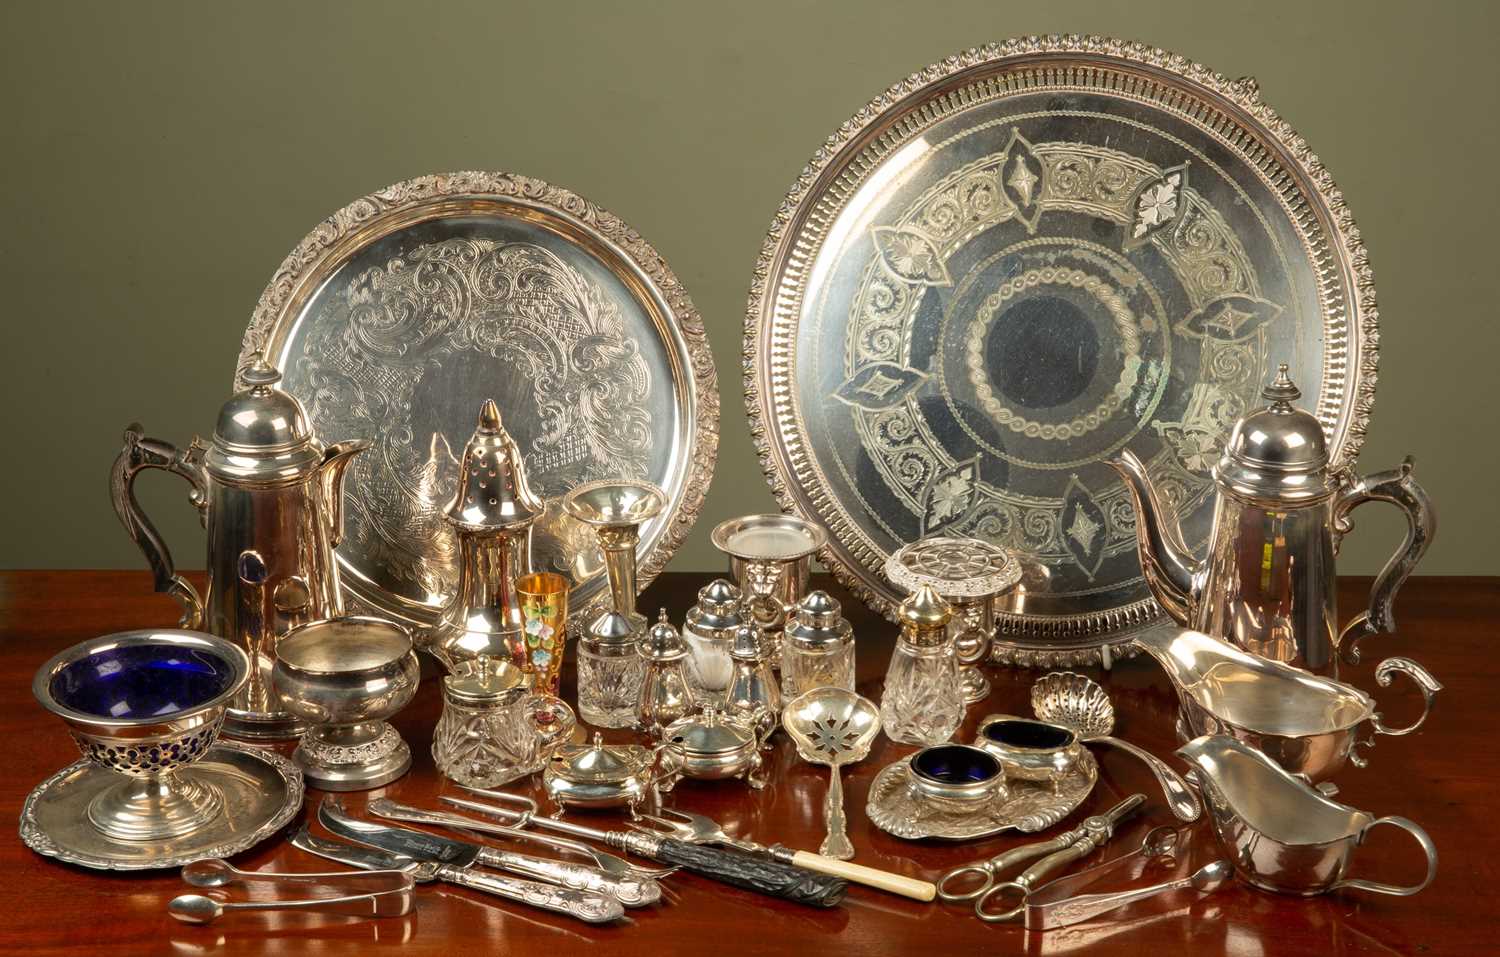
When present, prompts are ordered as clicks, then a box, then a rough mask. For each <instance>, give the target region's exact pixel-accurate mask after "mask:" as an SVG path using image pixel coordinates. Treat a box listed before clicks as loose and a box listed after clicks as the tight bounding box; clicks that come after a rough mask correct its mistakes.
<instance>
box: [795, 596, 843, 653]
mask: <svg viewBox="0 0 1500 957" xmlns="http://www.w3.org/2000/svg"><path fill="white" fill-rule="evenodd" d="M841 610H842V609H841V607H840V605H839V602H838V599H836V598H834V597H833V596H832V595H830V594H828V593H827V592H826V591H821V590H820V591H814V592H811V593H810V594H808V596H807V597H806V598H804V599H802V601H800V602H798V603H797V611H796V614H795V615H794V616H793V617H792V620H791V621H790V622H788V623H787V626H786V630H785V631H784V632H783V633H782V636H783V638H784V639H785V640H787V641H790V642H791V643H792V644H793V645H795V646H797V647H799V648H805V649H808V650H816V649H819V648H826V647H828V646H829V645H836V644H842V643H843V642H844V641H845V640H847V639H848V638H849V637H851V636H852V635H853V633H854V628H853V626H851V625H850V624H849V622H848V621H846V620H845V619H844V617H843V616H842V615H841V614H840V613H839V612H840V611H841Z"/></svg>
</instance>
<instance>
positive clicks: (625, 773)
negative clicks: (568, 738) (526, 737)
mask: <svg viewBox="0 0 1500 957" xmlns="http://www.w3.org/2000/svg"><path fill="white" fill-rule="evenodd" d="M655 757H656V755H655V753H654V752H653V751H652V750H651V749H650V748H644V747H641V746H640V745H638V744H605V743H604V738H603V736H602V735H601V734H599V732H597V731H595V732H594V739H593V741H592V742H590V743H589V744H565V745H563V746H562V747H560V748H558V749H557V751H556V752H555V753H554V754H553V755H552V759H551V760H550V761H548V762H547V767H546V770H544V771H543V772H542V787H543V788H544V789H545V790H546V792H547V797H548V798H550V799H551V801H552V808H553V811H552V816H553V817H562V815H563V811H564V809H566V808H569V807H583V808H612V807H628V808H629V809H630V816H631V817H632V818H633V817H636V816H637V815H638V813H639V808H640V806H641V803H642V802H644V801H645V800H646V798H647V796H648V795H649V794H650V791H651V779H652V776H653V775H652V772H653V765H654V764H655Z"/></svg>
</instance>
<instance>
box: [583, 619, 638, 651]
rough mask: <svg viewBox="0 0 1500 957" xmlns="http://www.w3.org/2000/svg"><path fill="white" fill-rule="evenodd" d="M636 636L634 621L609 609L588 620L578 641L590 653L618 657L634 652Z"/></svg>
mask: <svg viewBox="0 0 1500 957" xmlns="http://www.w3.org/2000/svg"><path fill="white" fill-rule="evenodd" d="M636 636H637V632H636V628H635V625H634V623H633V622H631V620H630V619H629V618H627V617H625V616H624V615H622V614H620V613H619V612H617V611H615V610H614V609H610V610H609V611H606V612H604V613H603V614H601V615H600V616H599V617H597V618H595V619H594V620H593V621H591V622H589V623H588V625H587V626H586V627H585V628H584V630H583V634H581V635H579V636H578V641H579V644H580V645H582V646H583V648H584V649H585V650H587V651H589V652H591V653H592V654H595V655H599V656H601V657H606V658H618V657H623V656H625V655H631V656H634V655H635V654H636Z"/></svg>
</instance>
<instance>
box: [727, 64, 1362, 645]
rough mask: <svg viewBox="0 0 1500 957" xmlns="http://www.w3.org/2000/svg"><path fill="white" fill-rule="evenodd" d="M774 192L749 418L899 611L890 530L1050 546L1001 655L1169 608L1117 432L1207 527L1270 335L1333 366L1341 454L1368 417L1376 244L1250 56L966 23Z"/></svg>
mask: <svg viewBox="0 0 1500 957" xmlns="http://www.w3.org/2000/svg"><path fill="white" fill-rule="evenodd" d="M781 209H782V211H781V212H780V213H778V215H777V217H776V221H775V224H774V225H773V227H772V229H771V232H770V235H769V236H768V238H767V240H766V243H765V246H764V248H763V250H762V254H761V257H760V259H759V261H758V263H757V265H756V270H755V277H754V280H753V282H752V287H751V296H750V306H749V310H748V313H747V317H746V330H745V332H746V334H745V353H746V355H745V359H746V361H745V370H746V371H745V385H746V396H747V404H748V406H749V410H750V428H751V435H752V436H753V437H754V438H755V441H756V442H757V445H758V448H759V454H760V457H761V461H762V465H763V467H764V469H765V471H766V474H767V476H768V478H769V480H770V482H771V485H772V488H773V490H774V491H775V492H776V494H777V496H778V498H779V500H780V503H781V505H782V507H783V508H784V509H785V510H787V511H789V512H794V513H796V514H797V515H799V516H801V517H803V518H806V519H808V520H810V521H813V522H815V523H816V524H818V525H821V526H822V527H824V528H826V529H827V530H828V533H829V544H828V546H827V547H826V548H825V549H824V550H823V552H822V556H823V558H824V559H825V560H826V561H827V563H828V564H829V567H830V568H831V569H832V570H833V571H834V573H835V574H836V575H837V576H838V577H839V578H840V579H841V580H842V581H843V582H844V583H845V584H846V585H848V586H849V587H850V588H851V589H852V590H853V591H854V592H855V593H856V594H857V595H858V596H859V597H860V598H862V599H863V600H865V601H867V602H868V603H869V604H870V605H871V606H872V607H874V608H876V609H877V610H879V611H882V612H884V613H886V614H887V615H890V614H892V613H893V611H894V607H895V604H896V602H897V601H898V600H899V597H900V596H899V595H898V594H897V593H896V591H895V590H894V589H893V588H891V587H890V586H889V585H888V584H886V583H885V582H884V581H883V580H882V579H881V577H880V575H879V571H880V568H881V565H882V564H883V562H884V561H885V559H886V558H887V557H888V556H889V555H890V554H891V553H892V552H894V551H895V550H896V549H897V548H899V547H900V546H901V545H904V544H907V543H910V542H914V541H916V540H918V539H920V538H923V537H926V536H928V535H933V534H942V535H946V536H950V537H977V538H982V539H985V540H987V541H991V542H993V543H995V544H997V545H1001V546H1003V547H1005V548H1007V549H1010V550H1011V551H1013V552H1015V553H1016V555H1017V557H1018V558H1019V559H1020V560H1021V561H1022V562H1023V563H1027V562H1037V563H1039V564H1041V565H1042V566H1044V567H1045V568H1046V569H1047V572H1048V574H1047V575H1046V576H1039V577H1038V578H1037V580H1036V582H1035V587H1033V586H1032V585H1030V584H1029V585H1028V592H1027V595H1026V603H1025V610H1024V611H1023V612H1021V613H1019V614H1013V615H1002V621H1001V627H1000V632H999V635H998V636H997V639H996V646H997V648H999V649H1001V653H1002V655H1003V656H1004V657H1005V658H1006V660H1010V661H1016V662H1020V663H1023V664H1031V665H1063V664H1084V663H1090V662H1092V661H1097V660H1100V659H1101V658H1104V657H1105V656H1106V653H1105V652H1104V650H1103V649H1105V648H1111V649H1112V652H1111V653H1113V652H1118V651H1123V650H1125V649H1124V647H1123V645H1124V642H1125V640H1126V637H1127V636H1128V635H1129V634H1130V633H1131V632H1132V631H1134V630H1135V629H1138V628H1140V627H1142V626H1144V625H1146V624H1147V623H1149V622H1151V621H1153V620H1155V619H1156V618H1157V617H1158V616H1159V614H1160V610H1159V608H1158V607H1157V605H1156V604H1155V603H1154V601H1153V600H1152V599H1151V596H1150V594H1149V592H1148V590H1147V588H1146V585H1145V582H1144V581H1143V580H1142V577H1141V572H1140V568H1139V567H1138V564H1137V561H1136V557H1135V554H1134V552H1135V531H1134V528H1133V522H1132V510H1131V506H1130V502H1129V499H1128V495H1127V492H1126V490H1125V489H1124V488H1123V487H1122V486H1121V485H1120V483H1119V481H1118V478H1117V477H1116V476H1115V475H1114V473H1113V472H1112V471H1110V469H1109V466H1108V465H1107V464H1105V460H1106V459H1108V458H1111V457H1114V456H1116V455H1118V454H1119V452H1120V451H1121V450H1124V449H1129V450H1131V451H1133V452H1135V453H1136V454H1137V455H1138V456H1139V457H1140V458H1141V459H1142V461H1144V462H1146V463H1147V467H1148V469H1149V471H1150V474H1151V476H1152V478H1153V480H1154V481H1155V482H1156V483H1157V484H1158V485H1159V486H1165V487H1170V488H1171V490H1172V491H1171V495H1170V500H1171V501H1172V502H1173V505H1174V507H1175V508H1176V510H1177V511H1178V512H1179V513H1180V517H1181V518H1182V521H1183V525H1184V531H1185V532H1186V535H1187V537H1188V539H1189V543H1190V544H1193V545H1198V544H1201V543H1202V541H1203V540H1204V538H1205V537H1206V535H1207V533H1208V527H1209V521H1210V517H1211V516H1210V505H1211V502H1212V498H1213V486H1212V482H1211V479H1210V476H1209V467H1210V466H1211V465H1212V463H1213V461H1214V459H1215V458H1216V457H1217V453H1218V450H1219V448H1220V447H1221V446H1222V444H1223V440H1224V437H1225V435H1226V434H1227V432H1228V429H1229V426H1230V424H1231V423H1232V422H1233V421H1234V420H1235V419H1236V418H1238V417H1239V416H1240V415H1241V414H1242V413H1243V412H1244V411H1246V410H1247V409H1248V408H1250V407H1251V406H1252V405H1253V404H1255V401H1256V400H1255V396H1256V392H1257V390H1258V389H1259V387H1260V385H1261V383H1262V382H1264V381H1266V380H1268V379H1269V378H1270V373H1271V372H1272V370H1274V369H1275V368H1276V363H1278V362H1287V363H1289V364H1290V366H1291V369H1292V371H1293V372H1294V373H1295V374H1296V376H1297V378H1298V381H1301V382H1305V383H1312V384H1315V386H1316V387H1315V389H1313V390H1311V391H1312V393H1313V395H1315V401H1314V402H1313V403H1312V404H1313V405H1314V406H1315V411H1316V415H1317V417H1318V420H1319V422H1320V423H1321V424H1322V426H1323V428H1324V429H1325V430H1326V432H1327V434H1328V438H1329V449H1330V451H1331V452H1332V453H1333V455H1334V458H1335V460H1336V461H1339V462H1341V463H1343V464H1349V463H1352V461H1353V459H1354V457H1355V454H1356V452H1357V451H1358V448H1359V445H1360V443H1361V442H1362V440H1363V437H1364V432H1365V429H1366V427H1367V424H1368V420H1369V416H1370V410H1371V407H1372V402H1373V387H1374V371H1375V365H1376V311H1375V301H1374V290H1373V286H1372V283H1371V279H1370V272H1369V268H1368V263H1367V261H1366V257H1365V252H1364V249H1363V246H1362V245H1361V242H1360V239H1359V234H1358V231H1357V230H1355V228H1354V226H1353V223H1352V221H1351V218H1350V215H1349V212H1348V210H1347V209H1346V208H1345V207H1344V204H1343V200H1342V197H1341V195H1340V194H1339V193H1338V191H1337V189H1336V188H1335V187H1334V185H1333V182H1332V180H1331V179H1330V178H1329V176H1328V174H1327V173H1326V171H1324V170H1323V168H1322V166H1321V164H1320V163H1319V162H1318V160H1317V158H1316V157H1315V156H1313V155H1312V154H1311V152H1310V151H1309V150H1308V148H1307V146H1306V144H1305V143H1304V142H1303V141H1302V140H1301V139H1300V138H1299V137H1297V136H1296V135H1295V134H1294V133H1293V132H1292V131H1291V130H1290V129H1289V128H1288V127H1287V125H1286V124H1285V123H1284V122H1283V121H1282V120H1281V119H1280V118H1279V117H1277V116H1276V114H1275V113H1274V112H1272V111H1271V110H1270V109H1269V108H1268V107H1266V106H1265V104H1263V103H1262V102H1261V100H1260V94H1259V91H1258V89H1257V87H1256V85H1255V83H1254V81H1253V80H1229V79H1227V78H1225V77H1223V76H1220V75H1218V74H1215V73H1213V72H1212V71H1210V70H1208V69H1207V68H1205V67H1202V66H1199V65H1197V64H1194V63H1192V62H1190V61H1188V60H1187V59H1185V58H1182V57H1179V56H1175V55H1173V54H1170V53H1167V52H1165V51H1162V50H1158V49H1154V48H1152V47H1148V46H1144V45H1141V44H1131V43H1124V42H1121V41H1118V40H1110V39H1105V38H1100V37H1080V36H1066V37H1046V38H1037V37H1030V38H1025V39H1018V40H1010V41H1007V42H1005V43H1003V44H993V45H990V46H986V47H983V48H979V49H975V50H970V51H967V52H965V53H963V54H960V55H958V56H953V57H950V58H948V59H946V60H944V61H942V62H941V63H938V64H934V65H933V66H931V67H928V68H927V69H926V70H923V71H921V72H919V73H914V74H912V75H911V76H910V77H908V78H907V79H905V80H903V81H901V82H900V83H898V84H897V85H895V86H893V87H892V88H891V89H890V90H888V91H887V92H886V93H885V94H884V95H882V96H880V97H877V98H876V99H875V100H873V101H872V102H871V103H870V104H869V105H868V106H867V107H866V108H865V109H864V110H862V111H860V112H859V113H858V114H856V116H855V117H854V119H853V120H851V121H850V122H848V123H845V124H844V125H843V126H842V127H840V128H839V129H838V130H837V131H836V132H835V133H834V134H833V135H832V136H831V137H830V138H829V140H828V142H827V143H826V144H825V146H824V147H823V148H822V149H820V150H819V151H818V152H817V153H816V154H815V155H814V157H813V159H812V160H811V162H810V163H809V164H808V167H807V169H806V170H805V171H804V172H803V175H802V177H801V178H800V179H799V180H798V182H797V183H796V184H795V185H794V186H793V187H792V189H791V191H790V193H789V194H788V196H787V199H786V201H785V203H784V204H783V205H782V208H781ZM1002 611H1003V608H1002Z"/></svg>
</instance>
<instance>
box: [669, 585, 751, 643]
mask: <svg viewBox="0 0 1500 957" xmlns="http://www.w3.org/2000/svg"><path fill="white" fill-rule="evenodd" d="M743 600H744V599H743V596H742V595H741V594H740V590H739V589H738V588H736V587H734V584H733V583H732V582H730V581H729V580H728V579H726V578H715V579H714V580H713V581H711V582H709V583H708V584H707V585H704V586H703V587H702V588H700V589H698V604H696V605H694V606H693V607H691V608H689V609H688V613H687V619H686V621H685V622H684V627H686V628H687V630H688V631H691V632H694V633H695V634H699V635H703V636H705V637H709V638H733V637H734V630H735V629H736V628H738V627H739V626H740V625H742V624H744V623H745V619H744V616H743V615H741V613H740V612H741V610H742V608H743Z"/></svg>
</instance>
